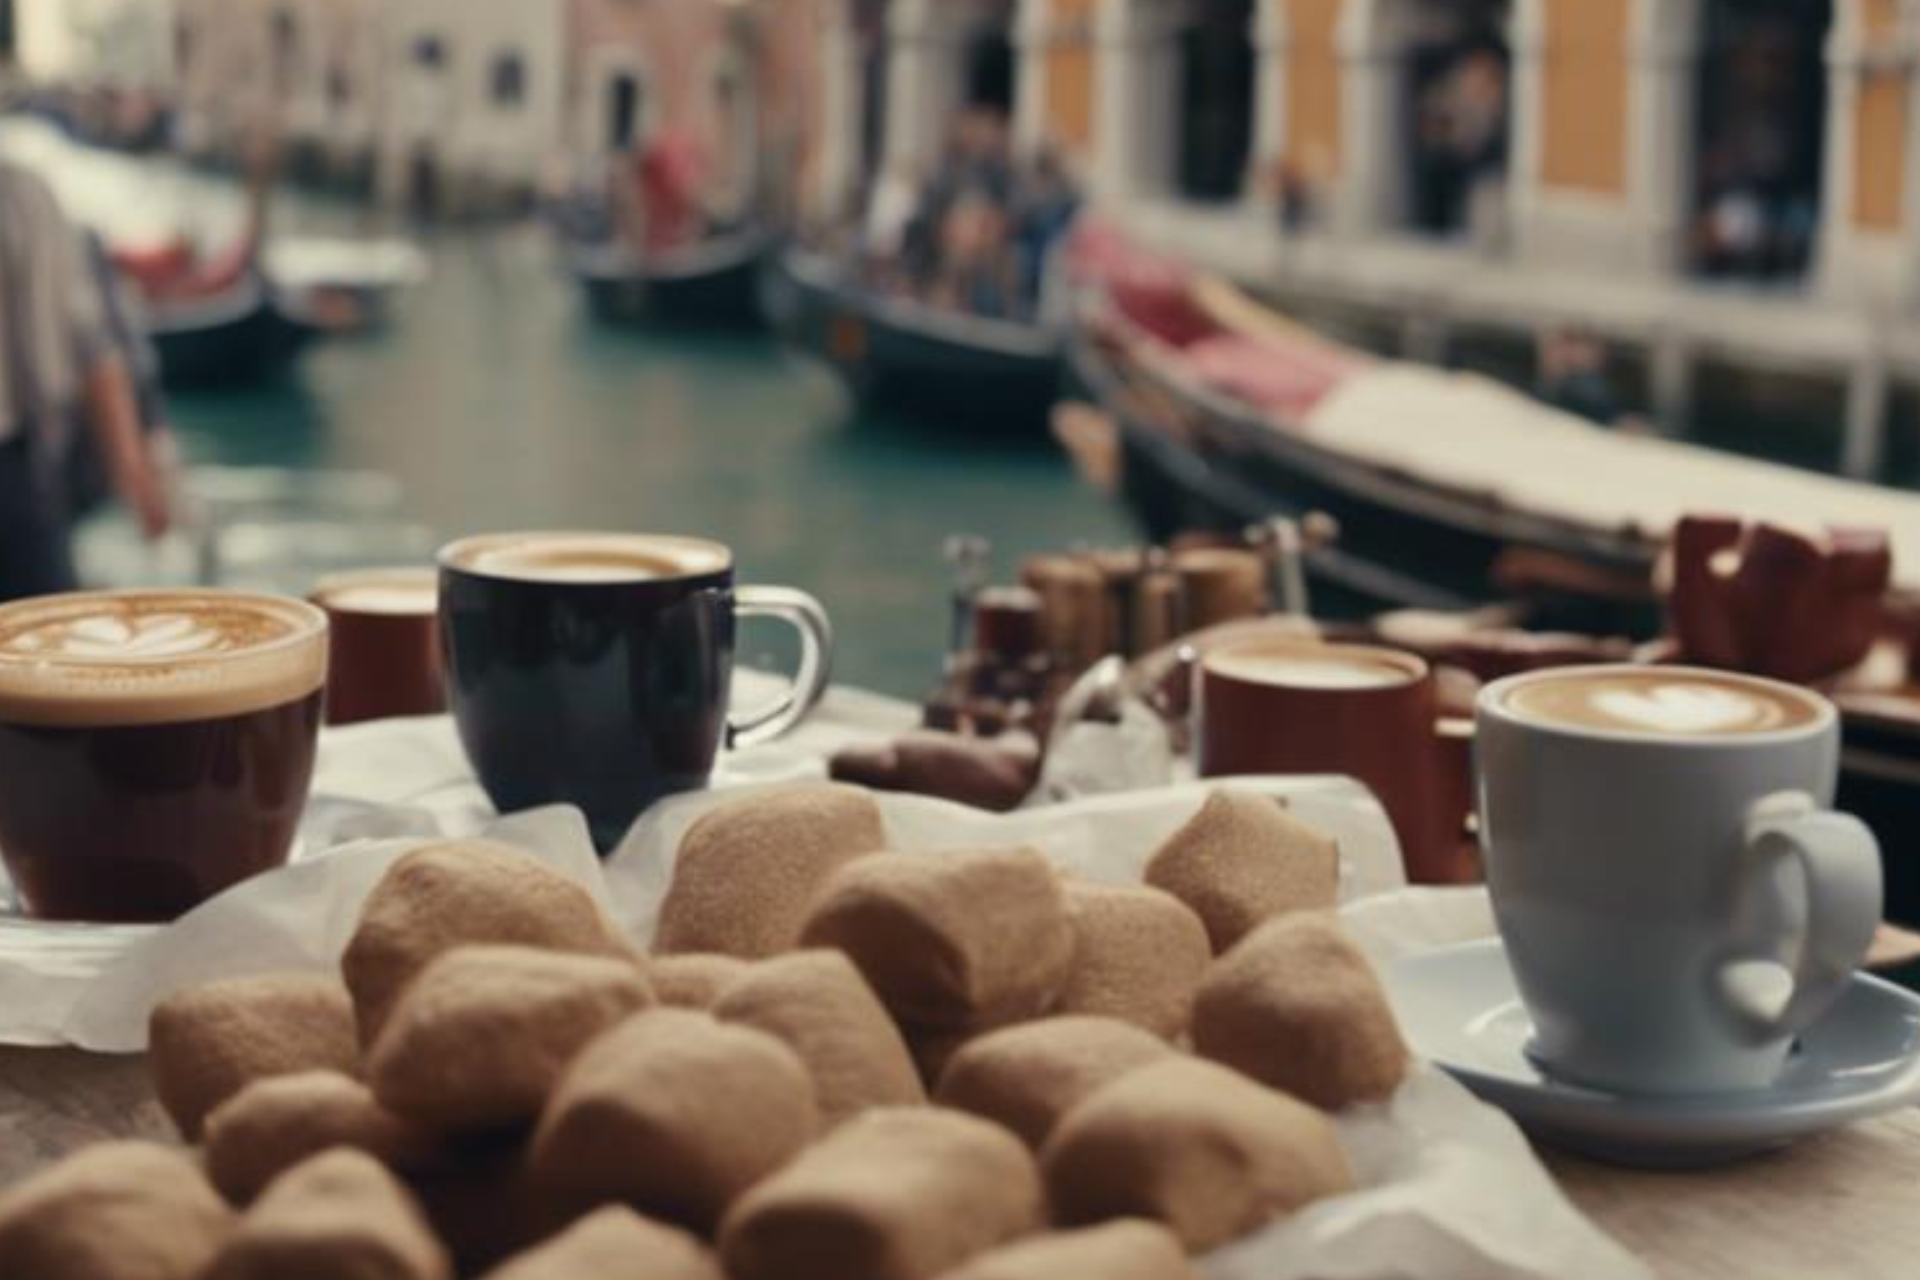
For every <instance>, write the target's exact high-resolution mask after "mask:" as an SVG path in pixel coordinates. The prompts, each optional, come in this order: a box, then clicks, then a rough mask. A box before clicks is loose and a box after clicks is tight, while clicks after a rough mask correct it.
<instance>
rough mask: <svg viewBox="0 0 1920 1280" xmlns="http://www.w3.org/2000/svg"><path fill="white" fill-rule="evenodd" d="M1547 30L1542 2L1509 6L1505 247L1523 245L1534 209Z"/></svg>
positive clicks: (1542, 145) (1544, 104)
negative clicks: (1509, 73)
mask: <svg viewBox="0 0 1920 1280" xmlns="http://www.w3.org/2000/svg"><path fill="white" fill-rule="evenodd" d="M1552 36H1553V33H1552V32H1550V31H1549V30H1548V29H1547V19H1546V13H1545V10H1544V8H1543V5H1542V0H1513V22H1512V26H1511V28H1510V30H1509V32H1508V36H1507V43H1508V55H1509V57H1510V59H1511V65H1512V67H1513V75H1512V82H1511V85H1510V88H1509V91H1508V95H1507V129H1508V145H1507V209H1506V214H1507V227H1506V239H1507V243H1508V244H1509V245H1513V244H1522V245H1524V244H1525V243H1526V241H1527V239H1528V237H1529V233H1530V231H1531V228H1532V227H1533V224H1534V218H1535V212H1536V209H1537V208H1538V205H1539V195H1540V182H1541V178H1540V173H1541V161H1542V157H1543V155H1544V151H1545V134H1544V132H1543V130H1542V128H1541V122H1542V120H1543V119H1544V118H1545V115H1546V108H1547V65H1548V59H1547V51H1548V48H1549V47H1550V41H1551V40H1552Z"/></svg>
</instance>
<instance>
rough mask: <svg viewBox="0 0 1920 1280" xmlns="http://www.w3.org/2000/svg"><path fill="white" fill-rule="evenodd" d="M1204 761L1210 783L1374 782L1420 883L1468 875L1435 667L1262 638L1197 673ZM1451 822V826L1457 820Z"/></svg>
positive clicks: (1212, 655)
mask: <svg viewBox="0 0 1920 1280" xmlns="http://www.w3.org/2000/svg"><path fill="white" fill-rule="evenodd" d="M1194 706H1195V716H1196V726H1195V738H1194V753H1195V762H1196V764H1197V766H1198V768H1199V772H1200V775H1201V776H1202V777H1206V778H1218V777H1229V776H1234V775H1241V774H1286V773H1334V774H1344V775H1346V776H1348V777H1352V778H1355V779H1358V780H1359V781H1360V782H1362V783H1364V784H1365V785H1366V786H1367V787H1368V788H1369V789H1370V790H1371V791H1372V792H1373V793H1374V795H1375V796H1377V797H1378V798H1379V800H1380V804H1381V807H1382V808H1384V809H1385V810H1386V811H1387V816H1388V818H1389V819H1391V820H1392V822H1393V827H1394V832H1395V834H1396V835H1398V837H1399V839H1400V848H1401V853H1402V856H1403V857H1404V858H1405V860H1406V866H1407V876H1408V878H1409V879H1411V880H1413V881H1415V882H1418V883H1436V882H1440V883H1444V882H1450V881H1454V880H1458V879H1460V878H1461V876H1462V874H1463V873H1462V870H1461V868H1460V866H1459V860H1460V831H1461V826H1462V823H1463V821H1464V817H1465V815H1464V813H1463V812H1460V811H1459V810H1458V809H1457V808H1456V807H1455V806H1456V805H1457V804H1458V797H1457V796H1455V795H1453V794H1452V793H1453V792H1455V791H1456V790H1457V788H1456V787H1454V786H1449V785H1447V778H1448V773H1449V771H1447V770H1446V769H1445V768H1444V765H1445V762H1446V761H1447V758H1448V756H1449V754H1452V753H1450V752H1449V751H1448V750H1447V743H1448V739H1447V737H1446V736H1444V735H1443V733H1442V730H1441V721H1440V718H1439V715H1438V708H1437V704H1436V700H1435V696H1434V683H1433V673H1432V670H1431V669H1430V668H1429V667H1428V666H1427V664H1426V662H1425V661H1424V660H1422V659H1420V658H1418V657H1415V656H1414V655H1412V654H1410V653H1403V652H1400V651H1398V650H1394V649H1381V648H1375V647H1372V646H1368V645H1347V644H1325V643H1320V642H1316V641H1310V640H1301V641H1291V640H1260V641H1252V642H1249V643H1246V644H1241V645H1230V646H1226V647H1222V648H1219V649H1215V650H1212V651H1210V652H1208V653H1207V654H1206V655H1204V656H1203V657H1202V658H1201V660H1200V662H1199V665H1198V667H1197V668H1196V671H1195V675H1194ZM1449 814H1450V815H1451V817H1450V820H1449V816H1448V815H1449Z"/></svg>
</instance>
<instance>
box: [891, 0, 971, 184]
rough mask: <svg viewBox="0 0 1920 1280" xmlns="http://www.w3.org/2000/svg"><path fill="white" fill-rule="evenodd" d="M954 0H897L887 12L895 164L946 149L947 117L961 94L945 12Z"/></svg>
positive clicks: (909, 163)
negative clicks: (944, 139)
mask: <svg viewBox="0 0 1920 1280" xmlns="http://www.w3.org/2000/svg"><path fill="white" fill-rule="evenodd" d="M953 4H954V0H894V3H893V6H892V8H891V10H890V11H889V13H888V15H887V119H886V129H887V138H886V146H885V148H884V152H885V155H886V162H887V163H888V164H889V165H905V166H908V167H915V166H919V165H924V164H926V163H927V162H929V161H931V160H932V159H933V158H934V157H935V156H937V155H938V154H939V152H940V144H941V141H942V139H943V138H944V136H945V134H946V126H947V116H948V115H949V113H950V112H951V109H952V107H953V105H954V103H955V102H957V101H958V100H959V97H960V85H959V78H960V70H959V68H958V67H957V66H955V63H956V61H957V58H956V57H955V54H956V52H957V51H956V50H955V49H954V48H952V47H951V44H952V42H951V39H950V33H949V30H948V24H947V23H946V22H945V21H943V19H942V11H943V10H949V9H951V7H952V6H953Z"/></svg>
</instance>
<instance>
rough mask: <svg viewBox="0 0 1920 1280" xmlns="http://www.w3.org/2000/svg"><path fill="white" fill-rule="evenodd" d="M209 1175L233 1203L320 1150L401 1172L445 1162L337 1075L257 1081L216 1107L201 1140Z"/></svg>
mask: <svg viewBox="0 0 1920 1280" xmlns="http://www.w3.org/2000/svg"><path fill="white" fill-rule="evenodd" d="M203 1142H204V1145H205V1149H206V1163H207V1176H208V1177H209V1178H211V1179H213V1185H214V1186H216V1187H218V1188H220V1193H221V1194H222V1195H224V1196H226V1197H227V1199H229V1200H231V1201H233V1202H234V1203H235V1204H246V1203H248V1202H249V1201H251V1200H252V1199H253V1198H254V1197H255V1196H257V1195H259V1194H260V1192H261V1191H262V1190H263V1189H264V1188H265V1187H266V1185H267V1184H268V1183H269V1182H272V1181H273V1180H274V1179H275V1178H277V1177H279V1176H280V1175H281V1174H283V1173H285V1172H286V1171H287V1170H289V1169H291V1168H293V1167H294V1166H295V1165H297V1164H301V1163H303V1162H305V1161H306V1160H309V1159H311V1158H312V1157H314V1156H317V1155H319V1154H320V1153H321V1152H322V1151H326V1150H329V1149H331V1148H333V1147H353V1148H355V1149H356V1150H359V1151H364V1152H366V1153H367V1154H368V1155H370V1156H372V1157H373V1158H374V1159H376V1160H378V1161H379V1162H380V1163H381V1164H384V1165H386V1166H387V1167H388V1168H389V1169H393V1170H395V1171H396V1172H400V1173H411V1172H415V1171H417V1170H420V1169H426V1168H431V1167H434V1166H436V1165H439V1164H441V1163H442V1162H444V1161H445V1160H447V1159H448V1158H449V1157H448V1152H447V1150H446V1149H445V1147H444V1146H443V1144H442V1143H441V1141H440V1139H439V1138H438V1137H437V1136H436V1135H435V1134H433V1133H432V1132H431V1131H430V1130H428V1129H427V1128H425V1127H424V1126H422V1125H419V1124H415V1123H414V1122H413V1121H411V1120H405V1119H402V1118H401V1117H399V1116H397V1115H395V1114H393V1112H391V1111H389V1110H387V1109H386V1108H385V1107H383V1106H381V1105H380V1104H379V1103H378V1102H376V1101H374V1098H373V1091H372V1090H371V1089H369V1088H367V1086H366V1084H365V1083H364V1082H362V1081H359V1080H355V1079H353V1078H351V1077H349V1076H344V1075H341V1074H340V1073H339V1072H337V1071H303V1072H300V1073H299V1074H297V1075H290V1076H272V1077H269V1078H268V1079H265V1080H256V1081H255V1082H254V1083H252V1084H250V1085H248V1086H247V1087H246V1088H244V1089H242V1090H241V1091H240V1092H239V1093H237V1094H235V1095H234V1096H233V1097H231V1098H229V1099H227V1100H226V1101H225V1102H223V1103H221V1104H220V1105H219V1106H218V1107H215V1108H214V1110H213V1112H212V1114H210V1115H208V1117H207V1124H206V1130H205V1134H204V1138H203Z"/></svg>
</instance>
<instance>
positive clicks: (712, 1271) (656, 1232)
mask: <svg viewBox="0 0 1920 1280" xmlns="http://www.w3.org/2000/svg"><path fill="white" fill-rule="evenodd" d="M483 1280H727V1278H726V1276H725V1275H724V1274H722V1273H721V1270H720V1262H719V1260H718V1259H717V1258H715V1257H714V1256H713V1251H712V1250H710V1249H708V1248H707V1246H706V1244H705V1243H704V1242H703V1241H701V1240H698V1239H696V1238H695V1237H693V1236H690V1235H688V1234H687V1233H686V1232H684V1231H682V1230H680V1229H679V1228H678V1227H670V1226H668V1225H667V1224H665V1223H663V1222H655V1221H653V1220H652V1219H650V1218H643V1217H641V1216H640V1215H639V1214H637V1213H635V1212H634V1211H633V1210H631V1209H628V1208H625V1207H624V1206H621V1205H608V1206H607V1207H606V1208H604V1209H598V1210H596V1211H594V1212H593V1213H590V1214H588V1215H587V1216H586V1217H584V1218H582V1219H580V1220H579V1221H578V1222H576V1223H574V1224H573V1225H572V1226H571V1227H568V1228H567V1229H566V1230H565V1231H563V1232H561V1233H560V1234H559V1235H557V1236H555V1237H553V1238H552V1239H551V1240H548V1241H546V1242H545V1243H543V1244H540V1245H537V1246H535V1247H534V1248H532V1249H529V1250H527V1252H525V1253H522V1254H519V1255H518V1256H516V1257H513V1258H510V1259H508V1260H507V1261H506V1262H504V1263H502V1264H501V1265H500V1266H499V1267H497V1268H495V1269H494V1270H492V1271H489V1272H487V1274H486V1276H485V1277H484V1278H483Z"/></svg>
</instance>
